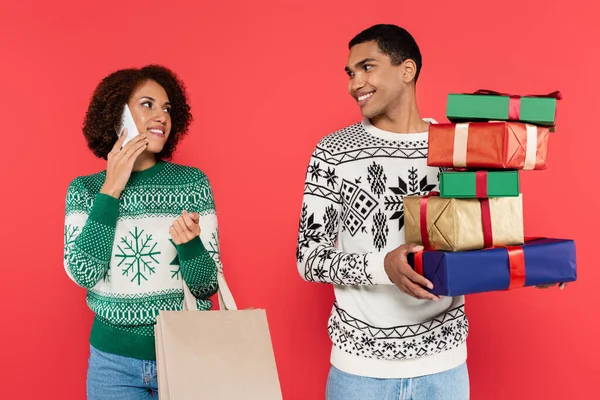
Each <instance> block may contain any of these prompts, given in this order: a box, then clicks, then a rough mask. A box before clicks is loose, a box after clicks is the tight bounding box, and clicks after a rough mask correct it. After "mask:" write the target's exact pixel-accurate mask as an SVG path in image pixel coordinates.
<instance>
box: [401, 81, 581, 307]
mask: <svg viewBox="0 0 600 400" xmlns="http://www.w3.org/2000/svg"><path fill="white" fill-rule="evenodd" d="M558 99H560V94H559V93H557V92H555V93H552V94H550V95H546V96H524V97H520V96H511V95H506V94H502V93H496V92H490V91H487V90H485V91H484V90H481V91H477V92H475V93H473V94H450V95H449V96H448V102H447V109H446V116H447V118H448V119H449V121H451V123H445V124H432V125H430V129H429V153H428V154H429V155H428V165H429V166H432V167H443V168H442V171H441V172H440V191H439V193H437V192H436V193H430V194H429V195H428V196H407V197H405V198H404V217H405V229H406V242H407V243H417V244H421V245H423V246H424V248H425V251H423V252H420V253H416V254H414V255H411V257H409V262H410V263H411V264H412V265H413V266H414V268H415V270H416V271H417V272H419V273H421V274H422V275H424V276H425V277H426V278H427V279H429V280H430V281H431V282H432V283H433V285H434V288H433V289H432V290H431V292H432V293H434V294H437V295H445V296H458V295H465V294H473V293H481V292H489V291H496V290H507V289H514V288H519V287H525V286H537V285H548V284H555V283H563V282H572V281H574V280H575V279H576V276H577V273H576V258H575V243H574V242H573V241H572V240H565V239H552V238H525V236H524V226H523V203H522V199H523V197H522V194H521V192H520V185H519V171H527V170H543V169H546V162H547V156H548V141H549V139H550V135H551V132H553V131H554V126H555V115H556V106H557V100H558Z"/></svg>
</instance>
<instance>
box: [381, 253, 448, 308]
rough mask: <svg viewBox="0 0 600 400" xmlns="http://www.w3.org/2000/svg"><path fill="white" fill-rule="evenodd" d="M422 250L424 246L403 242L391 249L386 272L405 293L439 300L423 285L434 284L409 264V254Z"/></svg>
mask: <svg viewBox="0 0 600 400" xmlns="http://www.w3.org/2000/svg"><path fill="white" fill-rule="evenodd" d="M422 250H423V246H417V245H415V244H403V245H402V246H400V247H397V248H396V249H394V250H392V251H390V252H389V253H387V254H386V256H385V260H384V268H385V272H386V273H387V275H388V277H389V278H390V280H391V281H392V282H393V283H394V285H396V286H398V288H399V289H400V290H402V291H403V292H404V293H406V294H408V295H410V296H412V297H414V298H417V299H422V300H433V301H438V300H439V297H437V296H436V295H434V294H431V293H429V292H428V291H426V290H425V289H423V287H427V288H429V289H433V284H432V283H431V282H430V281H429V280H427V279H426V278H425V277H424V276H421V275H419V274H418V273H416V272H415V271H414V270H413V269H412V268H411V266H410V265H409V264H408V259H407V257H406V256H407V254H408V253H415V252H419V251H422Z"/></svg>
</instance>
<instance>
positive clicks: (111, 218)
mask: <svg viewBox="0 0 600 400" xmlns="http://www.w3.org/2000/svg"><path fill="white" fill-rule="evenodd" d="M118 218H119V199H115V198H114V197H112V196H109V195H106V194H103V193H98V194H97V195H96V198H95V199H94V205H93V206H92V209H91V211H90V216H89V219H91V220H93V221H96V222H98V223H100V224H102V225H106V226H110V227H113V228H115V227H116V226H117V219H118Z"/></svg>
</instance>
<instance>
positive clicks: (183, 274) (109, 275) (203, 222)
mask: <svg viewBox="0 0 600 400" xmlns="http://www.w3.org/2000/svg"><path fill="white" fill-rule="evenodd" d="M105 178H106V172H105V171H103V172H100V173H98V174H94V175H90V176H84V177H78V178H76V179H75V180H73V182H72V183H71V184H70V186H69V189H68V193H67V198H66V218H65V229H64V237H65V249H64V250H65V254H64V265H65V269H66V271H67V274H68V275H69V277H70V278H71V279H72V280H73V281H74V282H75V283H77V284H78V285H79V286H81V287H83V288H86V289H87V304H88V306H89V307H90V309H91V310H92V311H93V312H94V313H95V314H96V318H95V320H94V324H93V326H92V332H91V335H90V342H91V344H92V346H94V347H95V348H97V349H98V350H101V351H104V352H108V353H112V354H118V355H122V356H126V357H133V358H138V359H144V360H154V359H155V358H156V355H155V348H154V324H155V323H156V317H157V316H158V313H159V311H160V310H181V309H182V307H183V285H182V279H183V280H184V281H185V282H186V283H187V285H188V286H189V288H190V291H191V292H192V293H193V294H194V296H196V298H197V305H198V309H201V310H208V309H210V308H211V307H212V302H211V301H210V300H209V298H210V297H211V296H212V295H213V294H214V293H215V292H216V291H217V272H218V271H220V272H222V265H221V262H220V257H219V239H218V225H217V216H216V212H215V206H214V201H213V195H212V190H211V187H210V183H209V181H208V179H207V177H206V175H204V174H203V173H202V172H201V171H200V170H198V169H196V168H190V167H184V166H180V165H176V164H172V163H169V162H162V161H161V162H158V163H157V164H156V165H155V166H153V167H152V168H150V169H147V170H145V171H140V172H133V173H132V175H131V178H130V179H129V182H128V184H127V186H126V187H125V190H123V192H122V194H121V197H120V199H116V198H113V197H110V196H107V195H104V194H101V193H99V191H100V188H101V187H102V185H103V183H104V180H105ZM183 210H187V211H188V212H197V213H199V215H200V228H201V233H200V237H199V238H196V239H193V240H192V241H190V242H188V243H185V244H183V245H179V246H176V245H175V244H174V243H173V241H172V240H171V236H170V234H169V227H170V226H171V224H172V223H173V221H174V220H175V219H176V218H178V217H179V216H180V215H181V212H182V211H183Z"/></svg>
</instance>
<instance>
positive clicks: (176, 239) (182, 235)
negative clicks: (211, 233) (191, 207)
mask: <svg viewBox="0 0 600 400" xmlns="http://www.w3.org/2000/svg"><path fill="white" fill-rule="evenodd" d="M199 222H200V216H199V215H198V213H188V212H187V211H185V210H183V212H182V213H181V216H180V217H179V218H177V219H176V220H175V221H174V222H173V224H172V225H171V228H169V233H170V234H171V238H173V243H175V244H176V245H180V244H184V243H187V242H189V241H190V240H192V239H194V238H195V237H197V236H200V225H199Z"/></svg>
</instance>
